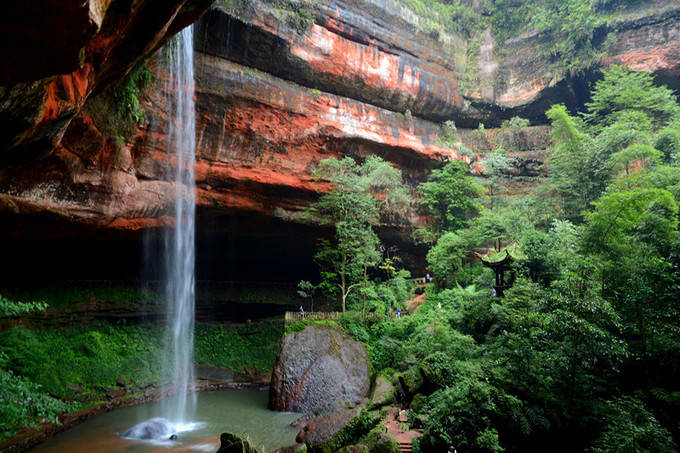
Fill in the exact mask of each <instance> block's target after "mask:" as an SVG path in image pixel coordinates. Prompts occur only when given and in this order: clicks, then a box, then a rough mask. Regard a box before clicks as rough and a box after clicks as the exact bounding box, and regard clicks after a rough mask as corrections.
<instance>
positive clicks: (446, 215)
mask: <svg viewBox="0 0 680 453" xmlns="http://www.w3.org/2000/svg"><path fill="white" fill-rule="evenodd" d="M418 190H419V192H420V194H421V199H420V204H421V206H422V207H423V208H425V209H426V210H427V212H428V213H430V214H431V215H432V217H433V218H434V227H435V230H436V231H437V232H438V233H443V232H445V231H453V230H456V229H458V228H462V227H464V226H465V225H466V224H467V222H468V220H469V219H470V218H471V217H472V216H474V215H476V214H477V213H478V212H479V211H480V209H481V205H480V203H479V201H478V197H479V196H480V195H481V194H482V191H483V188H482V187H481V186H480V185H479V184H477V183H476V182H475V181H474V179H473V178H472V176H471V175H470V173H469V172H468V169H467V167H466V165H465V163H464V162H462V161H459V160H453V161H451V162H448V163H447V164H446V165H445V166H444V167H443V168H441V169H438V170H433V171H432V173H430V176H429V177H428V178H427V181H426V182H424V183H422V184H420V185H419V186H418Z"/></svg>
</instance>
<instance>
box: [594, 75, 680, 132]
mask: <svg viewBox="0 0 680 453" xmlns="http://www.w3.org/2000/svg"><path fill="white" fill-rule="evenodd" d="M603 74H604V78H603V79H602V80H599V81H598V82H597V83H595V89H594V90H593V92H592V99H591V101H590V102H589V103H587V104H586V107H587V109H588V111H587V113H585V114H584V115H583V117H584V118H585V119H586V121H587V122H588V124H590V125H591V126H592V127H593V128H595V129H596V130H597V129H601V128H602V127H604V126H607V125H609V124H612V123H614V122H615V121H616V120H617V119H619V118H620V116H621V115H622V114H624V113H625V112H630V111H642V112H644V113H645V114H646V115H647V117H649V118H650V119H651V121H652V124H654V126H655V127H660V126H665V125H666V124H668V123H670V122H671V121H674V120H676V119H678V118H680V105H678V103H677V100H676V98H675V96H674V95H673V92H672V91H671V90H670V89H668V88H666V87H665V86H656V85H655V84H654V78H653V77H652V75H651V74H650V73H647V72H635V71H631V70H630V69H628V68H626V67H623V66H613V67H611V68H610V69H608V70H606V71H603Z"/></svg>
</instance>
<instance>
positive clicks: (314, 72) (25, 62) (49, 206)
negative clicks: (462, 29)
mask: <svg viewBox="0 0 680 453" xmlns="http://www.w3.org/2000/svg"><path fill="white" fill-rule="evenodd" d="M15 3H17V4H16V5H15V6H9V7H5V11H4V12H5V13H6V14H3V15H0V23H1V24H2V25H3V26H2V27H0V30H2V33H4V35H3V38H4V39H2V40H0V42H2V44H0V52H2V57H3V60H4V61H12V62H13V63H14V64H8V65H3V67H2V68H1V69H0V100H1V101H2V102H1V103H0V124H2V125H3V127H2V128H1V129H2V130H1V131H0V233H2V234H3V235H4V237H11V238H12V240H11V241H10V242H11V244H7V246H8V247H10V246H11V247H14V245H15V244H16V250H17V255H18V256H17V257H15V258H16V259H14V260H12V259H10V260H7V262H9V263H12V267H13V268H19V266H17V264H16V263H17V261H21V260H22V259H23V258H22V257H23V256H27V255H29V256H30V253H28V254H27V253H25V250H26V248H27V247H30V246H31V244H34V243H35V239H36V238H38V237H43V236H45V235H46V233H47V234H48V235H49V236H50V239H51V240H52V244H55V242H54V240H55V238H63V239H64V240H66V238H68V237H69V235H70V238H71V239H73V238H82V237H83V236H91V237H103V236H106V237H107V238H113V239H115V240H117V241H119V242H120V241H121V238H124V240H132V239H131V238H137V237H139V236H140V235H141V233H142V232H146V231H155V230H158V229H161V228H163V227H165V226H172V225H171V224H170V222H171V220H170V219H171V216H169V214H170V213H169V211H168V209H169V206H170V203H169V198H170V194H171V193H172V191H173V188H172V187H171V185H170V184H169V183H167V182H166V181H165V174H166V173H167V172H168V171H169V169H171V168H172V165H173V159H172V156H168V155H167V152H166V149H165V143H166V142H165V137H166V136H167V133H168V131H167V111H168V108H167V107H168V102H172V93H164V92H163V86H164V83H163V82H164V79H165V77H166V76H167V75H166V74H165V73H164V71H163V69H162V66H163V57H162V56H156V57H155V58H153V59H152V60H151V61H150V62H148V66H149V67H150V68H151V69H152V72H153V73H154V75H155V78H156V79H157V83H155V84H153V85H152V87H150V88H148V89H147V90H146V91H145V92H144V93H143V94H141V95H140V96H139V100H140V103H141V106H142V109H143V110H144V112H145V115H146V118H147V123H146V124H144V125H140V126H139V127H137V128H136V129H135V130H134V131H132V132H126V133H124V134H123V133H121V132H120V131H118V132H117V131H115V130H111V129H112V128H111V127H110V125H109V124H108V123H110V119H111V116H112V112H110V111H107V107H106V106H107V102H108V101H109V100H110V99H111V98H112V94H113V93H112V92H111V90H107V89H106V87H107V86H108V85H110V83H111V82H112V81H113V80H115V79H118V78H120V77H121V76H122V75H123V74H125V73H126V72H127V71H128V70H129V69H130V68H131V67H132V66H133V65H134V64H135V63H136V62H137V61H139V60H140V59H141V58H142V57H143V56H145V55H147V54H149V52H151V51H152V50H153V49H155V48H157V47H158V46H159V45H160V44H161V43H163V42H164V41H165V40H167V39H168V38H169V37H170V36H171V35H172V34H173V33H174V32H175V31H176V30H177V29H179V28H180V27H182V26H183V25H185V24H187V23H189V22H191V21H193V20H195V19H196V18H197V17H198V16H199V15H200V13H201V12H202V11H203V10H204V9H205V8H206V6H207V4H208V3H210V1H209V0H198V1H191V2H190V1H188V0H173V1H158V0H140V1H135V2H132V3H130V2H127V1H126V0H111V1H104V0H88V1H85V2H83V1H79V2H74V1H71V0H69V1H66V2H56V1H54V0H43V1H41V4H44V5H45V9H44V11H46V12H47V11H49V12H52V13H51V14H48V13H45V14H44V15H38V16H36V15H35V14H33V15H31V14H27V13H26V8H28V7H27V6H25V5H24V4H23V3H21V2H15ZM404 3H405V2H403V1H398V0H353V1H346V0H345V1H343V0H320V1H317V2H310V3H309V5H311V6H309V11H308V13H309V14H308V16H304V15H300V14H298V12H295V11H285V10H283V9H282V8H280V4H279V2H277V1H274V0H250V1H248V2H245V1H233V2H218V3H216V4H215V5H214V6H213V7H212V8H211V9H209V10H208V12H207V13H206V14H205V15H203V17H202V18H201V20H200V21H199V22H198V23H197V24H196V40H195V49H196V52H197V54H196V68H195V69H196V71H195V72H196V77H197V93H196V97H197V110H198V115H197V121H198V124H197V137H196V138H197V154H198V155H197V163H196V179H197V181H196V182H197V201H198V210H197V215H198V220H197V223H198V228H199V232H198V233H199V249H200V247H201V241H202V240H203V239H202V238H203V236H201V235H205V236H206V237H209V239H210V240H214V239H215V238H216V237H218V238H224V237H226V236H229V237H230V239H229V240H230V241H231V242H230V243H229V247H234V244H246V243H247V246H243V250H244V252H247V253H239V254H240V255H242V256H244V258H243V259H252V260H253V264H252V266H249V265H245V266H244V265H242V264H239V265H231V264H229V263H224V262H223V261H220V257H219V256H215V261H214V262H211V263H210V265H205V266H204V267H205V268H219V267H224V268H227V267H229V266H231V267H232V268H245V269H248V271H247V272H246V274H252V273H253V272H262V273H266V274H270V273H273V272H276V269H281V268H286V269H296V268H299V267H300V263H303V262H309V261H311V260H310V258H311V255H312V250H313V246H314V242H315V239H316V237H318V236H323V235H324V234H327V231H324V230H323V229H320V228H317V227H314V226H311V225H309V224H306V223H305V222H304V221H303V220H302V219H301V215H300V213H301V210H302V209H303V208H304V207H305V206H307V205H308V204H309V203H310V202H311V201H312V200H314V199H315V198H316V197H318V195H319V194H320V193H322V192H323V191H324V190H327V187H326V186H324V184H315V183H314V181H313V179H312V177H311V170H312V169H313V168H314V166H315V165H317V164H318V162H319V161H320V160H322V159H324V158H328V157H340V156H345V155H349V156H352V157H355V158H359V159H360V158H362V157H364V156H367V155H369V154H378V155H380V156H382V157H384V158H385V159H386V160H388V161H390V162H392V163H393V164H394V165H396V166H397V167H399V168H400V169H402V171H403V172H404V174H405V175H406V179H407V182H408V183H409V184H410V185H411V186H413V187H415V186H416V185H417V184H418V183H419V182H421V181H422V180H424V178H425V177H426V176H427V174H428V173H429V171H430V170H431V169H432V168H434V167H436V166H439V165H441V164H442V163H443V162H444V161H446V160H448V159H463V160H465V161H466V162H469V164H470V168H471V170H472V171H475V172H480V171H481V168H480V166H479V159H480V157H481V156H482V155H483V154H484V153H486V152H488V151H490V150H493V149H495V148H496V147H498V146H502V147H504V148H506V149H508V148H509V147H508V146H507V145H506V143H505V141H506V139H505V137H507V135H508V133H507V131H505V130H499V129H491V128H488V126H494V125H498V123H499V122H500V121H501V120H502V119H504V118H508V117H511V116H513V115H523V116H526V117H529V118H530V119H531V120H532V122H533V123H534V124H538V123H544V122H545V118H544V117H543V112H544V111H545V109H546V108H547V107H548V106H549V105H550V104H552V103H556V102H565V103H567V104H568V105H572V106H574V105H579V104H580V103H582V102H583V100H584V96H585V92H586V85H587V83H588V81H589V80H588V77H589V75H586V76H583V77H570V76H569V75H567V74H563V73H561V72H560V73H557V72H555V68H554V64H553V63H554V62H551V61H546V60H545V59H544V58H543V57H541V56H540V53H539V52H537V48H538V46H539V44H540V39H541V37H540V36H536V35H535V34H531V33H528V34H526V35H523V36H521V37H518V38H515V39H512V40H508V41H506V42H504V43H501V44H499V43H497V42H496V41H495V40H494V37H493V36H492V35H491V34H490V33H488V32H487V33H484V34H482V35H480V36H477V37H476V38H475V39H476V40H477V41H478V43H479V44H480V51H479V52H478V53H474V52H472V51H471V49H470V44H469V42H468V40H467V39H464V38H463V37H461V36H458V35H456V34H451V33H440V34H439V36H432V35H430V34H427V33H425V32H423V31H422V30H421V27H420V26H419V18H418V16H417V15H416V14H415V13H413V12H411V11H410V10H408V8H407V7H406V6H404ZM227 5H231V6H227ZM645 5H646V6H645V8H642V9H640V8H638V9H635V8H632V9H629V10H626V12H625V13H622V14H620V15H619V16H618V17H617V18H616V20H614V21H612V22H611V23H610V24H609V25H608V27H609V28H608V29H607V30H605V31H612V32H614V37H615V38H616V39H614V40H613V41H611V40H610V41H609V42H608V47H606V48H605V47H602V48H601V51H602V53H603V55H604V57H603V59H602V60H601V62H600V64H601V65H609V64H614V63H625V64H628V65H631V66H633V67H634V68H636V69H642V70H646V71H651V72H654V73H655V74H656V75H657V76H659V77H660V78H661V80H662V81H664V82H670V83H671V84H672V85H673V86H675V87H678V86H679V85H680V83H679V82H678V80H680V58H678V53H679V52H680V6H678V4H677V2H674V1H672V0H655V1H653V2H647V3H646V4H645ZM650 11H652V12H650ZM65 24H68V26H66V25H65ZM57 43H58V44H59V45H57ZM603 45H604V44H603ZM41 57H42V58H41ZM449 119H452V120H454V121H455V122H456V124H457V125H458V126H459V127H460V126H464V127H474V126H476V125H477V124H478V122H480V121H483V122H485V123H486V125H487V129H486V131H478V130H468V129H463V128H460V129H459V136H460V139H461V141H462V143H464V144H465V145H466V146H467V148H469V149H471V150H472V153H467V154H466V153H463V152H461V150H460V149H459V148H456V149H448V148H445V147H442V146H438V145H437V134H438V132H439V123H440V122H441V121H443V120H449ZM511 135H512V137H511V139H510V140H511V142H513V143H515V145H516V146H514V145H513V146H512V147H510V148H512V149H508V150H509V151H510V152H511V155H512V156H513V157H515V158H516V160H515V161H516V165H515V168H514V169H513V170H512V171H510V172H509V174H508V176H509V186H510V193H511V194H521V193H523V192H525V191H526V187H527V186H530V185H531V184H532V183H533V181H535V180H536V177H538V176H541V175H543V174H544V171H545V170H544V168H543V165H542V164H543V161H544V159H545V150H546V149H547V148H548V147H549V131H548V129H547V128H546V127H544V126H538V127H536V128H531V129H526V130H523V131H515V132H513V133H512V134H511ZM35 156H46V157H44V158H42V159H40V160H35ZM8 163H12V165H11V166H8V165H7V164H8ZM420 225H422V219H420V218H419V217H418V216H417V215H416V213H414V212H411V213H409V214H406V215H404V216H403V217H402V218H392V219H384V222H383V227H382V228H381V230H380V235H381V238H382V239H383V241H384V242H387V243H389V244H390V245H391V244H396V245H398V246H399V247H400V248H401V249H402V255H406V258H407V264H408V265H409V266H411V267H412V268H415V269H417V268H419V267H422V256H423V253H422V252H423V251H422V250H419V249H416V248H413V246H412V245H411V244H410V242H411V241H410V233H409V231H408V230H409V229H410V228H412V227H415V226H420ZM290 237H295V238H297V239H299V241H298V242H297V243H296V247H294V249H280V247H281V245H280V244H281V243H283V242H286V241H288V239H289V238H290ZM254 238H256V239H254ZM20 240H24V241H25V242H24V243H23V244H22V243H20V242H18V241H20ZM248 241H250V242H248ZM288 242H290V241H288ZM2 245H5V244H2ZM70 245H71V244H69V246H67V245H64V246H63V247H62V248H63V249H66V250H69V251H71V253H72V254H73V255H74V256H75V253H74V252H73V251H72V250H71V247H70ZM50 247H52V245H50ZM83 247H84V250H83V254H84V255H85V256H86V255H87V254H86V251H87V250H86V249H89V248H90V247H89V246H83ZM225 247H226V246H225ZM235 247H239V246H238V245H235ZM112 248H113V249H114V250H113V251H112V253H115V251H116V250H125V252H124V253H123V252H121V257H127V256H130V255H131V253H130V252H129V250H127V249H125V248H124V247H115V246H114V247H112ZM39 249H40V250H44V247H43V248H42V249H41V248H39ZM208 249H209V250H208V253H199V260H200V259H205V258H204V257H206V256H208V255H210V251H211V250H214V249H215V247H208ZM272 249H274V250H276V252H274V254H275V256H276V257H277V259H278V260H279V261H276V262H275V263H274V264H273V265H272V269H267V268H266V266H267V265H268V264H267V263H271V262H272V260H271V255H272ZM60 250H61V249H60ZM22 252H23V253H22ZM239 252H240V251H239ZM54 253H55V254H56V253H62V252H61V251H59V252H56V251H55V252H54ZM139 253H141V252H139ZM213 254H214V255H217V254H215V253H214V252H213ZM409 256H410V257H416V258H412V259H409ZM417 257H419V258H417ZM121 259H124V258H121ZM418 259H419V260H420V261H418ZM55 260H56V261H57V262H58V261H59V260H58V259H57V258H55ZM74 261H77V262H83V261H84V262H86V261H87V258H86V257H82V258H80V257H79V258H74ZM113 261H115V258H113ZM32 265H33V263H32V262H27V263H26V266H28V267H30V268H31V269H32V267H31V266H32ZM200 267H201V263H200V262H199V268H200ZM274 267H275V268H276V269H273V268H274ZM243 278H248V277H243ZM267 278H271V277H269V276H268V277H265V278H263V279H267ZM292 278H293V279H295V278H296V277H295V276H294V277H292ZM299 278H300V276H297V279H299Z"/></svg>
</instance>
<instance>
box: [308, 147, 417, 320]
mask: <svg viewBox="0 0 680 453" xmlns="http://www.w3.org/2000/svg"><path fill="white" fill-rule="evenodd" d="M314 175H315V176H316V177H317V178H322V179H324V180H326V181H329V182H330V183H331V185H332V187H333V189H332V190H331V192H330V193H328V194H325V195H322V196H321V197H320V198H319V199H318V200H317V201H316V202H315V203H314V204H312V206H311V207H310V209H309V214H310V215H311V216H314V217H315V218H317V219H320V220H321V221H322V222H324V223H326V224H328V225H330V226H333V227H334V229H335V236H334V240H333V241H332V242H331V241H328V240H325V239H323V240H321V241H320V242H319V246H318V250H317V253H316V254H315V256H314V259H315V261H316V262H317V263H318V264H319V267H320V274H321V281H320V283H319V284H318V287H319V288H320V289H322V290H323V291H324V292H325V293H326V295H327V296H329V297H332V296H334V295H335V294H337V295H339V297H340V302H341V307H342V312H343V313H344V312H345V311H346V310H347V305H348V298H349V303H351V304H352V305H355V304H357V303H360V304H361V311H362V312H366V311H367V310H371V309H372V308H376V307H373V306H372V305H373V304H372V301H373V300H376V299H380V294H381V293H385V291H387V290H384V289H383V288H384V285H377V286H376V284H375V283H374V282H373V281H372V280H371V279H370V278H369V271H370V270H373V269H376V268H378V267H379V265H381V263H386V264H387V267H386V268H384V269H383V270H384V271H385V278H386V279H387V283H386V284H387V285H388V287H389V286H391V285H396V284H397V283H395V282H396V281H401V280H403V279H404V278H405V274H403V273H398V272H397V271H396V269H395V268H394V267H393V263H394V260H393V259H392V258H390V257H389V256H387V257H383V256H382V253H381V251H380V248H379V245H380V243H379V240H378V236H377V235H376V234H375V231H374V229H373V228H374V226H376V225H377V224H378V222H379V221H380V218H381V214H382V215H385V216H387V215H390V214H399V213H401V212H404V210H405V209H406V208H407V207H408V192H407V189H406V187H405V186H404V184H403V182H402V176H401V172H400V171H399V170H397V169H395V168H394V167H392V166H391V165H389V164H388V163H387V162H384V161H383V160H382V159H381V158H379V157H377V156H369V157H367V158H366V160H365V161H364V162H363V163H362V164H357V163H356V162H355V161H354V159H352V158H350V157H345V158H344V159H342V160H337V159H326V160H323V161H322V162H321V165H320V166H319V167H318V168H317V169H316V170H315V172H314ZM387 259H389V260H390V261H389V262H388V261H387ZM395 277H399V279H397V278H395ZM303 286H305V287H306V288H308V289H310V290H311V286H310V285H308V284H306V283H304V284H303ZM312 286H313V285H312ZM304 292H305V294H307V292H306V291H304ZM350 296H352V297H350ZM357 299H358V300H357Z"/></svg>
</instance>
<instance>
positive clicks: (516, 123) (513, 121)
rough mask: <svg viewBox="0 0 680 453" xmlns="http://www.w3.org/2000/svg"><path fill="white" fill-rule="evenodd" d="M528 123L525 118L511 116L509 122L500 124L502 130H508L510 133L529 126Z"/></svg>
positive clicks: (505, 121)
mask: <svg viewBox="0 0 680 453" xmlns="http://www.w3.org/2000/svg"><path fill="white" fill-rule="evenodd" d="M529 124H530V122H529V120H528V119H526V118H521V117H519V116H513V117H512V118H510V119H509V120H504V121H503V122H502V123H501V127H502V128H504V129H510V130H512V131H515V132H517V131H519V130H520V129H522V128H523V127H527V126H529Z"/></svg>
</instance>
